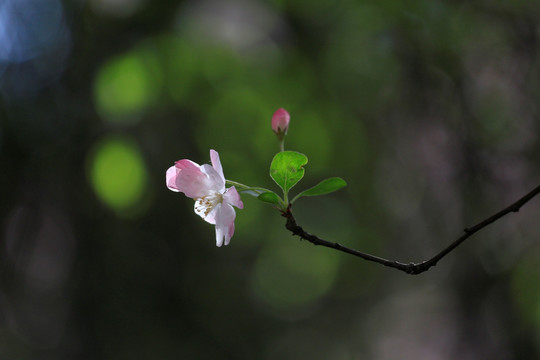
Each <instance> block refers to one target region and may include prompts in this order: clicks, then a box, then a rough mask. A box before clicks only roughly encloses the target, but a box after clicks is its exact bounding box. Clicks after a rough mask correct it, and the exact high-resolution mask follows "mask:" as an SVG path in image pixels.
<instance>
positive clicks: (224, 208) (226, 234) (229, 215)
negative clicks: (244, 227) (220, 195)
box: [215, 203, 236, 246]
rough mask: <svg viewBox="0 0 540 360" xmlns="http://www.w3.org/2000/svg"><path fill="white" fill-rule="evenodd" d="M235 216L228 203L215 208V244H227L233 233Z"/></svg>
mask: <svg viewBox="0 0 540 360" xmlns="http://www.w3.org/2000/svg"><path fill="white" fill-rule="evenodd" d="M216 207H217V206H216ZM235 218H236V213H235V211H234V209H233V207H232V206H231V205H230V204H227V203H223V204H221V206H220V207H219V209H216V216H215V220H216V246H221V245H223V244H224V243H225V245H228V244H229V242H230V241H231V237H232V235H233V234H234V219H235ZM231 227H232V231H231Z"/></svg>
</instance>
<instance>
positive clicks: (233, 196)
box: [223, 186, 244, 209]
mask: <svg viewBox="0 0 540 360" xmlns="http://www.w3.org/2000/svg"><path fill="white" fill-rule="evenodd" d="M223 200H224V201H225V202H227V203H229V204H231V205H234V206H236V207H237V208H239V209H243V208H244V203H243V202H242V199H240V194H238V191H237V190H236V188H235V187H234V186H231V187H230V188H228V189H227V191H226V192H225V194H223Z"/></svg>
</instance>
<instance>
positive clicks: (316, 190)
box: [291, 177, 347, 204]
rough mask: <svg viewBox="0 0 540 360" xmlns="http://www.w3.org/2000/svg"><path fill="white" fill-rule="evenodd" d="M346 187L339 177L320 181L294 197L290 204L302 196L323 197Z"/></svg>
mask: <svg viewBox="0 0 540 360" xmlns="http://www.w3.org/2000/svg"><path fill="white" fill-rule="evenodd" d="M344 186H347V183H346V182H345V180H343V179H342V178H339V177H333V178H329V179H326V180H323V181H321V182H320V183H318V184H317V185H315V186H314V187H312V188H309V189H307V190H304V191H302V192H301V193H300V194H298V195H296V196H295V198H294V199H293V200H292V201H291V204H292V203H293V202H294V201H295V200H296V199H298V198H300V197H302V196H318V195H325V194H329V193H331V192H334V191H337V190H339V189H341V188H342V187H344Z"/></svg>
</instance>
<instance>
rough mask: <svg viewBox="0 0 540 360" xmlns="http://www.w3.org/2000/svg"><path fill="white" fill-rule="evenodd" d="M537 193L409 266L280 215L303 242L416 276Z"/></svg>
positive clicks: (539, 189) (287, 214)
mask: <svg viewBox="0 0 540 360" xmlns="http://www.w3.org/2000/svg"><path fill="white" fill-rule="evenodd" d="M539 193H540V186H537V187H536V188H534V189H533V190H532V191H531V192H529V193H528V194H527V195H525V196H523V197H522V198H521V199H519V200H518V201H516V202H515V203H513V204H512V205H510V206H508V207H506V208H504V209H502V210H501V211H499V212H497V213H496V214H494V215H492V216H490V217H488V218H487V219H485V220H483V221H481V222H479V223H478V224H476V225H474V226H471V227H468V228H466V229H464V230H463V231H464V232H465V233H464V234H463V235H461V236H460V237H459V238H457V239H456V240H455V241H454V242H453V243H451V244H450V245H448V246H447V247H446V248H445V249H443V250H442V251H441V252H439V253H438V254H436V255H435V256H433V257H432V258H431V259H429V260H426V261H422V262H420V263H409V264H405V263H401V262H399V261H391V260H387V259H384V258H381V257H378V256H374V255H371V254H367V253H364V252H361V251H358V250H355V249H351V248H348V247H346V246H343V245H341V244H339V243H335V242H331V241H327V240H323V239H321V238H319V237H317V236H316V235H313V234H310V233H308V232H306V231H305V230H304V229H303V228H302V227H301V226H299V225H298V224H297V223H296V219H295V218H294V216H293V214H292V212H291V207H290V206H289V208H288V209H287V210H286V211H284V212H283V214H282V215H283V216H284V217H285V218H287V223H286V224H285V227H286V228H287V229H288V230H289V231H290V232H292V234H293V235H297V236H299V237H300V238H302V239H304V240H307V241H309V242H311V243H312V244H314V245H322V246H326V247H329V248H332V249H335V250H339V251H343V252H345V253H347V254H351V255H354V256H358V257H360V258H362V259H364V260H367V261H373V262H376V263H379V264H381V265H384V266H388V267H391V268H394V269H398V270H401V271H404V272H406V273H407V274H411V275H417V274H421V273H423V272H424V271H427V270H429V269H430V268H431V267H432V266H435V265H437V262H439V260H441V259H442V258H443V257H445V256H446V255H448V254H449V253H450V252H451V251H452V250H454V249H455V248H457V247H458V246H459V245H460V244H461V243H463V242H464V241H465V240H467V239H468V238H469V237H471V236H472V235H473V234H475V233H476V232H478V231H480V230H481V229H483V228H485V227H486V226H488V225H489V224H491V223H493V222H495V221H497V220H499V219H500V218H502V217H503V216H505V215H506V214H508V213H511V212H518V211H519V209H520V208H521V207H522V206H523V205H525V203H527V202H528V201H529V200H531V199H532V198H533V197H535V196H536V195H538V194H539Z"/></svg>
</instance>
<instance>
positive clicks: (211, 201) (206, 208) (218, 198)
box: [195, 192, 223, 217]
mask: <svg viewBox="0 0 540 360" xmlns="http://www.w3.org/2000/svg"><path fill="white" fill-rule="evenodd" d="M222 202H223V195H222V194H220V193H219V192H213V193H210V194H208V195H205V196H203V197H202V198H200V199H197V200H196V201H195V210H196V211H197V212H198V213H202V214H204V216H205V217H206V216H208V214H209V213H210V211H212V209H213V208H214V207H215V206H216V205H217V204H220V203H222Z"/></svg>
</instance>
